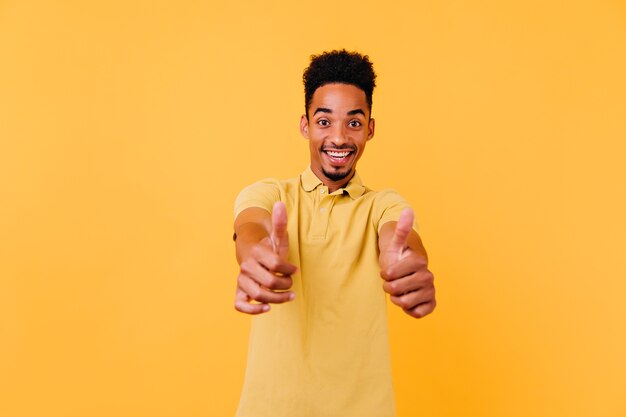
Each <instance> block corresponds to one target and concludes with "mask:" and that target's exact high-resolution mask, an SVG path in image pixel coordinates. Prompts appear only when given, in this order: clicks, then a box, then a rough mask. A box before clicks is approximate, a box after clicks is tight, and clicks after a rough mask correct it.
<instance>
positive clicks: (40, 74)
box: [0, 0, 626, 417]
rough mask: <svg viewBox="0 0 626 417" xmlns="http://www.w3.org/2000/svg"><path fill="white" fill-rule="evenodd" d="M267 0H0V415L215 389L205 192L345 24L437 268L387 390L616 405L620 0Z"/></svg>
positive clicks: (402, 338) (203, 409) (222, 270)
mask: <svg viewBox="0 0 626 417" xmlns="http://www.w3.org/2000/svg"><path fill="white" fill-rule="evenodd" d="M295 3H296V2H287V1H284V2H278V1H264V2H261V1H258V2H219V3H215V2H200V1H177V2H163V1H136V2H133V1H131V2H122V1H112V2H104V1H102V2H87V1H64V2H60V1H59V2H55V1H38V2H31V1H17V0H15V1H1V2H0V415H1V416H7V417H22V416H54V417H56V416H59V417H61V416H63V417H79V416H80V417H83V416H90V417H99V416H107V417H109V416H116V417H117V416H120V417H122V416H150V417H161V416H230V415H233V413H234V411H235V408H236V404H237V400H238V396H239V391H240V388H241V383H242V381H243V372H244V367H245V359H246V347H247V346H246V343H247V332H248V329H249V323H250V319H249V317H247V316H244V315H240V314H238V313H236V312H235V311H234V309H233V307H232V304H233V294H234V281H235V276H236V272H237V267H236V263H235V260H234V256H233V244H232V242H231V240H230V239H231V228H232V205H233V200H234V198H235V196H236V194H237V192H238V191H239V190H240V189H241V188H242V187H243V186H244V185H246V184H248V183H250V182H252V181H254V180H256V179H260V178H264V177H269V176H274V177H279V178H287V177H291V176H294V175H296V174H298V173H299V172H301V171H302V169H303V168H304V167H305V165H306V163H307V161H308V148H307V146H306V142H305V141H304V140H303V139H302V138H301V137H300V135H299V133H298V119H299V116H300V114H301V113H302V110H303V92H302V86H301V74H302V70H303V69H304V67H305V66H306V65H307V63H308V58H309V55H310V54H312V53H318V52H321V51H323V50H327V49H333V48H341V47H346V48H348V49H357V50H360V51H363V52H366V53H367V54H369V55H370V57H371V58H372V60H373V61H374V63H375V68H376V70H377V72H378V74H379V80H378V88H377V90H376V92H375V95H374V108H373V114H374V116H375V118H376V119H377V131H376V137H375V138H374V140H373V141H372V142H370V143H369V145H368V148H367V149H366V153H365V156H364V159H362V161H361V163H360V166H359V170H360V173H361V176H362V178H363V179H364V180H365V182H366V183H367V184H368V185H369V186H370V187H372V188H374V189H379V188H382V187H387V186H392V187H394V188H396V189H397V190H398V191H400V192H401V193H402V194H403V195H404V196H405V197H406V198H407V199H408V200H409V201H410V202H411V204H412V205H413V206H414V208H415V209H416V212H417V216H418V219H419V223H420V227H421V233H422V236H423V239H424V241H425V244H426V246H427V249H428V250H429V254H430V258H431V265H432V270H433V271H434V273H435V276H436V283H437V288H438V300H439V306H438V309H437V311H436V313H435V314H434V315H432V316H430V317H428V318H426V319H423V320H412V319H410V318H409V317H408V316H405V315H403V314H402V313H401V312H400V311H399V310H398V309H397V308H395V307H393V308H390V311H389V318H390V326H391V346H392V354H393V366H394V369H393V371H394V384H395V387H396V394H397V402H398V411H399V413H398V415H399V417H404V416H406V417H408V416H437V417H439V416H441V417H443V416H446V417H447V416H481V417H482V416H502V417H515V416H520V417H521V416H524V417H526V416H541V417H543V416H546V417H548V416H550V417H551V416H567V417H576V416H581V417H582V416H585V417H618V416H619V417H623V416H626V303H624V300H623V298H624V296H625V295H626V280H625V279H626V267H625V266H624V259H625V258H626V257H625V255H626V253H625V252H626V251H625V243H624V237H625V236H626V221H625V220H624V213H626V202H625V194H626V186H625V183H626V169H625V168H624V160H625V157H626V3H625V2H624V1H610V0H603V1H540V0H514V1H496V0H493V1H486V0H483V1H438V0H429V1H418V2H410V1H405V2H382V1H359V2H354V1H351V2H318V3H303V4H301V5H299V4H295ZM277 366H280V365H279V364H277Z"/></svg>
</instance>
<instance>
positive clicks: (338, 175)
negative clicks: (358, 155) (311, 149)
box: [322, 167, 352, 181]
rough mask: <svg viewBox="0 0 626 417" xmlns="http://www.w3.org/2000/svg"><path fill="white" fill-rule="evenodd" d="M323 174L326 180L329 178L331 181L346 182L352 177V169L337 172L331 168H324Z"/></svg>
mask: <svg viewBox="0 0 626 417" xmlns="http://www.w3.org/2000/svg"><path fill="white" fill-rule="evenodd" d="M322 172H323V173H324V175H325V176H326V178H328V179H329V180H331V181H341V180H345V179H346V178H348V177H349V176H350V175H352V167H350V168H348V169H342V170H336V169H334V168H331V169H325V168H322Z"/></svg>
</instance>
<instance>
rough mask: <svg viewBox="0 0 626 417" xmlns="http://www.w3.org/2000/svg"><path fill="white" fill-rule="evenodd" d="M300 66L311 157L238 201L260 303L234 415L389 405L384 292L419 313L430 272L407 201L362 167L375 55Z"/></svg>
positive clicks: (387, 409)
mask: <svg viewBox="0 0 626 417" xmlns="http://www.w3.org/2000/svg"><path fill="white" fill-rule="evenodd" d="M303 78H304V86H305V114H303V115H302V117H301V120H300V131H301V133H302V135H303V136H304V137H305V138H306V139H307V140H308V141H309V150H310V153H311V164H310V166H309V167H308V168H307V169H306V170H305V171H304V172H303V173H302V174H301V175H300V176H298V177H296V178H293V179H290V180H284V181H279V180H275V179H268V180H264V181H260V182H258V183H256V184H253V185H251V186H249V187H247V188H245V189H244V190H243V191H242V192H241V193H240V194H239V196H238V197H237V201H236V203H235V216H236V219H235V226H234V227H235V237H236V251H237V260H238V262H239V265H240V273H239V276H238V279H237V290H236V296H235V308H236V309H237V310H238V311H241V312H243V313H248V314H253V315H257V316H256V317H255V319H254V321H253V327H252V332H251V337H250V348H249V357H248V368H247V371H246V381H245V384H244V388H243V392H242V396H241V400H240V404H239V410H238V416H239V417H269V416H271V417H283V416H284V417H351V416H355V417H368V416H371V417H386V416H393V415H395V403H394V399H393V390H392V381H391V369H390V368H391V366H390V359H389V346H388V334H387V321H386V310H385V309H386V299H385V292H386V293H389V294H390V296H391V301H392V302H393V303H394V304H396V305H398V306H399V307H401V308H402V309H403V310H404V312H406V313H407V314H409V315H410V316H412V317H416V318H419V317H423V316H425V315H427V314H429V313H431V312H432V311H433V309H434V308H435V289H434V286H433V275H432V274H431V273H430V271H428V269H427V258H426V252H425V250H424V247H423V246H422V243H421V240H420V238H419V236H418V234H417V232H416V231H415V230H413V229H412V226H413V212H412V211H411V209H410V208H408V204H407V203H406V202H405V201H404V200H403V199H402V198H401V197H400V196H399V195H398V194H397V193H396V192H394V191H392V190H384V191H381V192H374V191H372V190H370V189H368V188H367V187H365V186H364V185H363V183H362V182H361V179H360V178H359V176H358V175H357V173H356V164H357V162H358V160H359V158H360V157H361V156H362V155H363V151H364V150H365V145H366V144H367V142H368V141H369V140H370V139H372V137H373V136H374V126H375V124H374V119H373V118H371V117H370V113H371V109H372V92H373V90H374V87H375V79H376V75H375V73H374V70H373V66H372V64H371V62H370V61H369V59H368V57H367V56H362V55H360V54H358V53H351V52H347V51H345V50H341V51H332V52H325V53H323V54H321V55H319V56H313V57H312V59H311V64H310V66H309V67H308V68H307V69H306V70H305V72H304V77H303ZM380 277H382V278H383V279H382V280H381V279H380ZM381 287H382V288H381ZM263 313H265V314H263Z"/></svg>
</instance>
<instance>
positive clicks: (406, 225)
mask: <svg viewBox="0 0 626 417" xmlns="http://www.w3.org/2000/svg"><path fill="white" fill-rule="evenodd" d="M413 218H414V214H413V210H411V209H410V208H406V209H404V210H403V211H402V213H401V214H400V218H399V219H398V222H397V223H396V230H395V231H394V233H393V237H392V238H391V242H390V243H389V246H388V248H387V250H388V252H391V253H394V254H397V255H398V258H400V256H401V255H402V252H404V249H406V247H407V240H408V239H409V234H410V233H411V229H412V228H413Z"/></svg>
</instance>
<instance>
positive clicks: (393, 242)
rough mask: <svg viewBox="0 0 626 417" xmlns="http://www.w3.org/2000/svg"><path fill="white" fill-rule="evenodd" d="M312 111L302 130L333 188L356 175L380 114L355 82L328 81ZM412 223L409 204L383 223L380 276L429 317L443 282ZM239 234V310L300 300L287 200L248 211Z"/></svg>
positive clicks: (397, 296) (314, 166)
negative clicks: (397, 216)
mask: <svg viewBox="0 0 626 417" xmlns="http://www.w3.org/2000/svg"><path fill="white" fill-rule="evenodd" d="M308 113H309V117H307V116H306V115H302V117H301V118H300V131H301V133H302V135H303V136H304V137H305V138H306V139H307V140H308V141H309V150H310V152H311V170H312V171H313V172H314V173H315V175H316V176H317V177H318V178H319V179H320V180H321V181H322V183H324V185H326V186H327V187H328V190H329V192H331V193H332V192H333V191H336V190H337V189H339V188H342V187H344V186H345V185H346V184H347V183H348V182H349V181H350V179H352V177H353V176H354V173H355V170H356V163H357V162H358V160H359V159H360V158H361V156H362V155H363V151H364V150H365V144H366V143H367V141H369V140H370V139H371V138H372V137H373V136H374V119H372V118H370V109H369V106H368V104H367V100H366V98H365V93H364V92H363V90H361V89H359V88H358V87H355V86H353V85H348V84H337V83H334V84H326V85H324V86H322V87H320V88H318V89H317V90H315V93H314V94H313V98H312V100H311V104H310V106H309V109H308ZM336 152H344V154H345V152H347V153H348V154H347V155H345V156H344V154H341V155H339V156H337V155H338V154H337V153H336ZM333 155H335V156H333ZM412 225H413V211H412V210H410V209H406V210H405V211H404V212H403V213H402V215H401V216H400V219H399V220H398V221H397V222H387V223H385V224H384V225H383V226H382V228H381V230H380V234H379V237H378V247H379V249H380V256H379V263H380V271H381V272H380V275H381V277H382V278H383V279H384V282H383V290H384V291H385V292H387V293H389V294H390V296H391V297H390V299H391V301H392V302H393V303H394V304H396V305H398V306H399V307H401V308H402V310H403V311H404V312H405V313H407V314H408V315H410V316H412V317H415V318H421V317H424V316H426V315H428V314H430V313H431V312H432V311H433V310H434V308H435V305H436V301H435V287H434V284H433V274H432V273H431V272H430V271H429V270H428V258H427V256H426V251H425V249H424V246H423V245H422V241H421V239H420V237H419V235H418V234H417V232H415V230H413V229H412ZM235 233H236V234H237V240H236V250H237V261H238V262H239V266H240V272H239V276H238V278H237V291H236V295H235V309H237V310H238V311H241V312H242V313H248V314H260V313H265V312H267V311H269V310H270V304H272V303H284V302H287V301H290V300H293V298H294V296H295V294H294V293H293V292H291V291H288V290H289V288H291V285H292V280H291V275H293V274H294V273H295V272H296V271H297V267H296V266H295V265H292V264H290V263H289V262H288V260H287V255H288V254H287V251H288V248H289V244H288V239H289V237H288V235H287V214H286V211H285V206H284V203H276V204H275V205H274V209H273V212H272V214H271V215H270V214H269V213H268V212H267V211H266V210H263V209H261V208H249V209H246V210H244V211H242V212H241V213H240V214H239V216H237V219H236V220H235Z"/></svg>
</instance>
